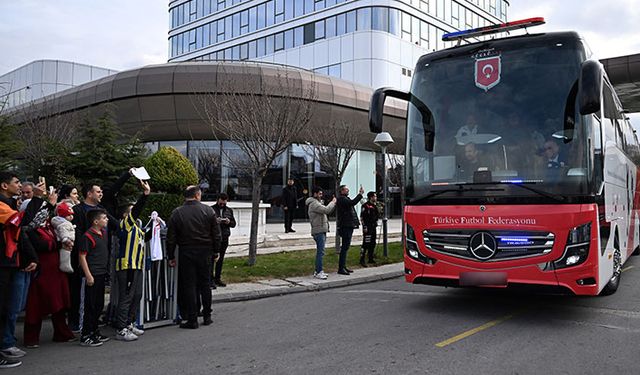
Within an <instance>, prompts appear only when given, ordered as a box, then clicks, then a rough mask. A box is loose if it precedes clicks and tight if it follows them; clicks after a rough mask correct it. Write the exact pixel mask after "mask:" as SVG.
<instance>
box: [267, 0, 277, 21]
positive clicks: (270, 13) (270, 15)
mask: <svg viewBox="0 0 640 375" xmlns="http://www.w3.org/2000/svg"><path fill="white" fill-rule="evenodd" d="M274 8H275V4H274V1H273V0H271V1H267V26H271V25H273V24H274V23H275V21H276V18H275V13H274Z"/></svg>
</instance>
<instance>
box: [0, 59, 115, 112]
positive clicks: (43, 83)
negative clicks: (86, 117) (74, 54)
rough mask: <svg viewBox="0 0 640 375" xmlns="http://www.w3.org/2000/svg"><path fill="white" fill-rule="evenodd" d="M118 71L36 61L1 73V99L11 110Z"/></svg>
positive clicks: (72, 63)
mask: <svg viewBox="0 0 640 375" xmlns="http://www.w3.org/2000/svg"><path fill="white" fill-rule="evenodd" d="M115 73H117V71H116V70H112V69H107V68H100V67H97V66H92V65H86V64H79V63H74V62H70V61H61V60H37V61H33V62H31V63H29V64H27V65H23V66H21V67H19V68H17V69H15V70H13V71H11V72H9V73H6V74H3V75H2V76H0V98H1V99H0V102H2V103H4V102H5V101H6V106H5V109H10V108H11V107H15V106H17V105H20V104H24V103H27V102H29V101H32V100H36V99H40V98H42V97H45V96H47V95H51V94H54V93H57V92H60V91H62V90H66V89H69V88H71V87H74V86H78V85H81V84H83V83H87V82H90V81H94V80H96V79H100V78H103V77H106V76H108V75H111V74H115Z"/></svg>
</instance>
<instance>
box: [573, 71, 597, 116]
mask: <svg viewBox="0 0 640 375" xmlns="http://www.w3.org/2000/svg"><path fill="white" fill-rule="evenodd" d="M578 92H579V98H578V104H579V106H580V114H581V115H590V114H592V113H596V112H598V111H599V110H600V104H601V103H600V98H601V93H602V65H601V64H600V62H598V61H595V60H587V61H585V62H583V63H582V69H581V70H580V82H579V89H578Z"/></svg>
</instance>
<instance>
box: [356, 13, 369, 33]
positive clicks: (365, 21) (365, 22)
mask: <svg viewBox="0 0 640 375" xmlns="http://www.w3.org/2000/svg"><path fill="white" fill-rule="evenodd" d="M357 29H358V31H361V30H371V8H362V9H358V26H357Z"/></svg>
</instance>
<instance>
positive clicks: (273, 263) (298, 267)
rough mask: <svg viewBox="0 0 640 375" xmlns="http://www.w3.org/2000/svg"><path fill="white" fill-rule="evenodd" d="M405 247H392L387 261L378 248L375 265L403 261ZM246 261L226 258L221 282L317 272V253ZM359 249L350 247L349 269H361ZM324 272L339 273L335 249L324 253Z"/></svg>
mask: <svg viewBox="0 0 640 375" xmlns="http://www.w3.org/2000/svg"><path fill="white" fill-rule="evenodd" d="M402 251H403V250H402V243H400V242H394V243H389V251H388V257H386V258H384V257H383V256H382V244H379V245H378V246H377V248H376V262H377V264H378V265H379V266H381V265H384V264H391V263H398V262H401V261H402V260H403V253H402ZM247 259H248V258H247V257H238V258H227V259H225V260H224V271H223V273H222V274H223V276H222V279H223V280H224V281H225V282H229V283H242V282H251V281H256V280H264V279H283V278H287V277H294V276H308V275H313V271H314V270H315V261H316V250H315V249H313V250H298V251H289V252H281V253H275V254H264V255H260V254H258V258H257V260H256V264H255V265H254V266H252V267H250V266H248V265H247ZM359 259H360V246H351V247H350V248H349V252H348V254H347V267H348V268H350V269H358V268H361V267H360V264H359ZM323 264H324V271H325V272H327V273H328V272H336V271H337V270H338V254H336V252H335V250H334V249H333V247H331V248H329V247H327V249H326V250H325V254H324V262H323Z"/></svg>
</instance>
